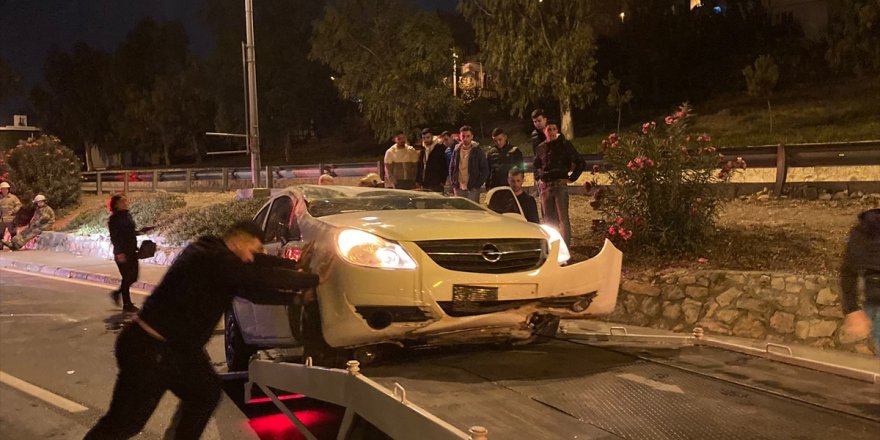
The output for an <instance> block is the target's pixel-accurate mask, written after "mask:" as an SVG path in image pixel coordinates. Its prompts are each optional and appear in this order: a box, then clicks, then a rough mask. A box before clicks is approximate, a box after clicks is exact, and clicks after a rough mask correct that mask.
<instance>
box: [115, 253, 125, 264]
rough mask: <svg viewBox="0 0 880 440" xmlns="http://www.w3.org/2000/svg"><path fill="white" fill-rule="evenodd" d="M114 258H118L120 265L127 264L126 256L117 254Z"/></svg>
mask: <svg viewBox="0 0 880 440" xmlns="http://www.w3.org/2000/svg"><path fill="white" fill-rule="evenodd" d="M114 258H116V262H118V263H125V261H126V258H125V254H116V255H114Z"/></svg>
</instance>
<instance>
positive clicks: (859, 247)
mask: <svg viewBox="0 0 880 440" xmlns="http://www.w3.org/2000/svg"><path fill="white" fill-rule="evenodd" d="M859 276H864V277H865V304H870V305H872V306H880V208H875V209H870V210H868V211H865V212H863V213H861V214H859V224H858V225H856V226H855V227H854V228H853V229H852V230H851V231H850V233H849V241H848V242H847V243H846V250H845V251H844V254H843V264H842V265H841V268H840V293H841V305H842V306H843V312H844V313H851V312H854V311H856V310H859V309H860V307H859V295H858V291H857V286H858V281H859Z"/></svg>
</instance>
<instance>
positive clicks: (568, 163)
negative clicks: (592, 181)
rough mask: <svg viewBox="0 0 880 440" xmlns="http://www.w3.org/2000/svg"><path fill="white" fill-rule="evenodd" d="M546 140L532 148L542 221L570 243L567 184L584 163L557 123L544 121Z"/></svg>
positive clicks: (578, 175)
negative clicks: (560, 132)
mask: <svg viewBox="0 0 880 440" xmlns="http://www.w3.org/2000/svg"><path fill="white" fill-rule="evenodd" d="M544 136H545V137H546V140H545V141H544V142H541V144H540V145H538V148H536V149H535V164H534V165H535V166H534V169H535V181H536V182H538V187H539V188H540V194H541V211H543V212H544V223H547V224H549V225H551V226H554V227H556V229H558V230H559V233H560V234H562V238H563V239H565V243H566V244H567V245H569V246H571V221H570V220H569V218H568V183H569V182H574V181H576V180H578V177H580V176H581V173H583V172H584V168H586V166H587V164H586V162H584V159H583V158H581V155H580V154H579V153H578V152H577V150H576V149H575V148H574V145H572V144H571V142H569V141H568V139H566V138H565V136H562V135H560V134H559V123H558V122H556V121H547V123H546V125H545V126H544Z"/></svg>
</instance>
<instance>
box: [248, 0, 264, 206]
mask: <svg viewBox="0 0 880 440" xmlns="http://www.w3.org/2000/svg"><path fill="white" fill-rule="evenodd" d="M244 19H245V31H246V44H245V57H246V62H247V92H248V93H247V98H248V100H247V107H248V126H247V136H248V147H249V149H250V152H251V176H252V182H253V185H254V188H259V187H260V168H262V164H261V163H260V162H261V161H260V121H259V116H258V114H257V63H256V50H255V49H254V2H253V0H244Z"/></svg>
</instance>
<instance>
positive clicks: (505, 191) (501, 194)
mask: <svg viewBox="0 0 880 440" xmlns="http://www.w3.org/2000/svg"><path fill="white" fill-rule="evenodd" d="M486 206H487V207H488V208H489V209H491V210H493V211H495V212H497V213H499V214H510V215H514V216H518V217H519V218H522V219H523V220H525V219H526V216H525V214H523V209H522V206H520V204H519V200H517V198H516V194H514V193H513V190H512V189H510V187H509V186H497V187H495V188H492V189H490V190H489V191H488V192H486Z"/></svg>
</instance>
